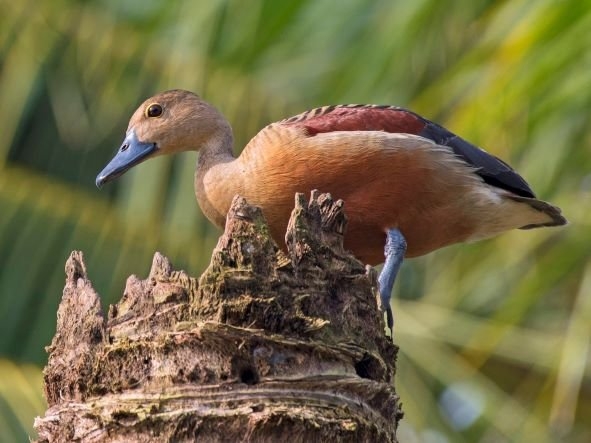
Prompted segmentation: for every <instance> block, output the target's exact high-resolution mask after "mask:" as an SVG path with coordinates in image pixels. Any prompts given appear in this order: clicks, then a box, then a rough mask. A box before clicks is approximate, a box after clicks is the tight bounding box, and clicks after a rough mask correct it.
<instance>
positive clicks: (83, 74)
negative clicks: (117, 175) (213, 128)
mask: <svg viewBox="0 0 591 443" xmlns="http://www.w3.org/2000/svg"><path fill="white" fill-rule="evenodd" d="M0 11H2V13H1V14H0V121H1V122H2V125H1V126H0V357H3V358H4V359H3V360H0V429H1V433H2V436H1V437H0V440H1V441H8V442H9V441H26V435H27V434H29V435H32V432H33V431H32V423H33V417H34V415H35V414H42V413H43V410H44V403H43V400H42V397H41V385H40V380H41V375H40V369H39V368H41V366H42V365H43V364H44V362H45V359H46V356H45V353H44V346H45V345H47V344H49V342H50V340H51V336H52V334H53V332H54V328H55V318H56V317H55V316H56V309H57V305H58V303H59V300H60V294H61V289H62V286H63V281H64V275H63V264H64V262H65V259H66V258H67V256H68V254H69V252H70V250H72V249H81V250H83V251H84V253H85V256H86V259H87V262H88V267H89V271H90V276H91V278H92V280H93V282H94V285H95V287H96V288H97V290H98V291H99V292H100V293H101V294H102V296H103V300H104V303H105V305H106V304H107V303H112V302H114V301H115V300H116V299H117V298H118V297H119V296H120V294H121V293H122V291H123V288H124V285H125V278H126V277H127V276H128V275H130V274H132V273H137V274H139V275H140V276H145V275H146V274H147V271H148V269H149V266H150V262H151V256H152V254H153V252H154V251H155V250H159V251H161V252H163V253H164V254H165V255H167V256H169V257H170V258H171V259H172V261H173V263H174V264H175V266H176V267H179V268H185V269H186V270H188V271H189V272H190V273H191V274H193V275H198V274H199V273H200V272H201V271H202V270H203V269H204V267H205V266H206V264H207V261H208V258H209V256H210V252H211V249H212V247H213V245H214V244H215V241H216V239H217V236H218V232H217V231H216V230H215V229H214V228H213V227H212V226H210V225H209V224H208V223H207V221H206V220H205V219H204V218H203V216H202V215H201V213H200V211H199V210H198V209H197V205H196V202H195V200H194V196H193V188H192V183H193V170H194V164H195V158H194V155H191V154H187V155H181V156H177V157H175V158H159V159H157V160H153V161H150V162H148V163H146V164H144V165H142V166H141V167H139V168H136V169H134V170H132V171H131V172H130V173H129V174H127V175H126V176H124V177H122V179H121V180H119V181H118V182H117V183H115V184H112V185H109V186H106V187H105V188H104V189H103V190H101V191H100V192H99V191H97V190H96V189H95V188H94V178H95V176H96V174H97V172H98V171H99V170H100V169H101V168H102V166H103V165H104V163H105V162H106V161H107V159H108V158H109V157H110V156H111V155H112V153H113V152H114V151H115V149H116V148H117V147H118V145H119V143H120V141H121V139H122V136H123V133H124V130H125V128H126V126H127V119H128V117H129V116H130V114H131V112H132V111H133V110H134V109H135V107H136V106H137V104H138V103H139V102H141V101H142V100H143V99H144V98H145V97H147V96H149V95H152V94H153V93H155V92H157V91H159V90H162V89H168V88H173V87H174V88H185V89H190V90H194V91H196V92H198V93H199V94H200V95H202V96H203V97H204V98H205V99H206V100H208V101H210V102H211V103H213V104H215V105H216V106H217V107H218V108H219V109H220V110H221V111H222V112H223V113H224V114H225V115H226V116H227V117H228V119H229V120H230V122H231V123H232V124H233V127H234V130H235V135H236V140H237V148H238V149H239V147H241V146H244V145H245V144H246V142H247V141H248V139H249V138H250V137H251V136H252V135H254V134H255V133H256V132H257V131H258V130H259V129H260V128H261V127H263V126H264V125H265V124H267V123H268V122H271V121H274V120H278V119H280V118H283V117H286V116H289V115H291V114H295V113H298V112H301V111H303V110H306V109H309V108H313V107H316V106H321V105H326V104H337V103H384V104H397V105H402V106H406V107H409V108H411V109H413V110H415V111H417V112H419V113H421V114H423V115H424V116H426V117H428V118H431V119H433V120H436V121H438V122H439V123H442V124H445V125H446V126H447V127H449V128H450V129H451V130H453V131H454V132H456V133H458V134H461V135H463V136H464V137H465V138H467V139H468V140H471V141H472V142H474V143H476V144H478V145H480V146H484V147H486V148H487V149H488V150H489V151H490V152H492V153H494V154H495V155H498V156H500V157H501V158H504V159H505V160H507V161H509V162H510V163H511V164H512V165H514V166H515V167H516V168H517V169H518V170H519V171H520V172H521V173H522V174H523V175H524V176H525V177H526V178H527V179H528V181H529V182H530V184H531V185H532V187H533V188H534V190H536V192H537V193H538V195H539V196H540V197H541V198H543V199H546V200H550V201H552V202H553V203H555V204H557V205H559V206H561V207H562V208H563V210H564V212H565V214H566V215H567V217H568V218H569V220H570V221H571V225H570V226H569V227H567V228H565V229H554V230H549V229H548V230H537V231H533V232H522V231H515V232H511V233H507V234H505V235H503V236H501V237H499V238H497V239H493V240H489V241H485V242H481V243H478V244H473V245H458V246H453V247H449V248H447V249H445V250H442V251H438V252H436V253H434V254H431V255H430V256H427V257H424V258H421V259H416V260H411V261H408V262H406V263H405V265H404V266H403V271H402V275H401V276H400V278H399V283H398V285H397V292H398V293H399V297H398V299H397V300H396V301H395V302H394V303H395V312H396V315H397V317H396V341H397V343H398V344H399V345H400V348H401V351H400V357H399V362H398V366H399V372H398V376H397V389H398V391H399V393H400V395H401V397H402V401H403V404H404V409H405V412H406V416H405V419H404V421H403V424H402V426H401V429H400V431H399V438H400V440H401V441H403V442H406V443H408V442H411V443H412V442H435V441H437V442H445V441H447V442H526V441H537V442H554V441H569V442H587V441H589V440H591V420H589V417H591V399H590V394H591V364H590V361H591V353H590V338H591V229H590V225H591V217H590V215H591V214H590V211H591V209H590V208H591V175H590V174H589V171H591V136H590V131H589V121H590V118H591V32H590V31H589V30H591V2H590V1H588V0H583V1H580V0H562V1H550V0H537V1H530V0H508V1H489V0H458V1H455V2H442V1H438V0H416V1H412V2H410V1H408V2H406V1H387V0H383V1H369V0H367V1H364V0H343V1H334V0H333V1H330V0H307V1H306V0H282V1H275V0H250V1H248V2H245V1H240V0H217V1H214V0H212V1H207V2H205V1H202V2H189V1H179V2H168V1H165V0H143V1H139V0H124V1H118V0H93V1H77V0H54V1H51V2H32V1H14V0H13V1H9V0H0ZM31 364H33V365H36V367H35V366H31Z"/></svg>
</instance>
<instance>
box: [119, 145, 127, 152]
mask: <svg viewBox="0 0 591 443" xmlns="http://www.w3.org/2000/svg"><path fill="white" fill-rule="evenodd" d="M127 148H129V143H125V144H124V145H122V146H121V149H120V151H121V152H124V151H127Z"/></svg>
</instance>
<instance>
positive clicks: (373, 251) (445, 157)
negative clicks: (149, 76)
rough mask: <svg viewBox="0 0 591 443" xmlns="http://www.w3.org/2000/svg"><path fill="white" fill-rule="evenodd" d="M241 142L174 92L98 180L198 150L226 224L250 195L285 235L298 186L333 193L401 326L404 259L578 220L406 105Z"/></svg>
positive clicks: (334, 112) (313, 113)
mask: <svg viewBox="0 0 591 443" xmlns="http://www.w3.org/2000/svg"><path fill="white" fill-rule="evenodd" d="M233 145H234V142H233V133H232V128H231V126H230V123H229V122H228V121H227V120H226V118H225V117H224V116H223V115H222V114H221V112H220V111H218V110H217V109H216V108H215V107H214V106H212V105H211V104H209V103H207V102H206V101H204V100H203V99H202V98H200V97H199V96H198V95H197V94H195V93H193V92H190V91H186V90H181V89H175V90H169V91H164V92H161V93H159V94H157V95H155V96H153V97H151V98H148V99H147V100H145V101H144V102H143V103H142V104H141V105H140V106H139V107H138V108H137V110H136V111H135V112H134V113H133V115H132V116H131V119H130V121H129V125H128V128H127V131H126V135H125V138H124V140H123V143H122V144H121V146H120V148H119V149H118V151H117V152H116V154H115V155H114V157H113V158H112V159H111V161H110V162H109V163H108V164H107V165H106V166H105V168H104V169H103V170H102V171H101V172H100V173H99V174H98V176H97V177H96V185H97V187H101V186H102V185H104V184H105V183H107V182H110V181H112V180H114V179H116V178H117V177H119V176H121V175H122V174H124V173H125V172H126V171H128V170H129V169H130V168H132V167H134V166H136V165H138V164H139V163H142V162H144V161H146V160H148V159H150V158H153V157H157V156H160V155H170V154H175V153H178V152H184V151H197V152H198V157H197V164H196V169H195V181H194V187H195V196H196V199H197V202H198V204H199V206H200V207H201V210H202V211H203V213H204V215H205V216H206V217H207V218H208V219H209V220H210V221H211V223H213V224H214V225H216V226H217V227H219V228H223V226H224V223H225V219H226V214H227V212H228V210H229V208H230V204H231V202H232V199H233V198H234V196H235V195H241V196H242V197H244V198H246V200H247V201H248V202H249V203H250V204H254V205H257V206H260V207H261V208H262V210H263V213H264V215H265V218H266V219H267V222H268V224H269V228H270V232H271V235H272V237H273V238H274V240H275V241H276V242H277V243H278V244H282V243H283V241H282V239H283V237H284V235H285V232H286V228H287V224H288V221H289V217H290V214H291V210H292V208H293V199H294V195H295V194H296V193H306V194H309V193H310V192H311V191H312V190H320V191H321V192H327V193H330V194H331V196H333V197H334V198H338V199H341V200H343V201H344V202H345V209H346V214H347V217H348V225H347V232H346V235H345V240H344V246H345V248H346V249H347V250H349V251H351V252H352V253H353V254H354V255H355V256H356V257H357V258H358V259H359V260H361V261H362V262H364V263H366V264H369V265H372V266H375V265H378V264H381V263H383V264H384V266H383V268H382V270H381V272H380V274H379V277H378V291H379V300H380V308H381V310H382V311H383V312H385V314H386V323H387V326H388V328H389V329H390V331H393V325H394V320H393V313H392V308H391V305H390V298H391V293H392V288H393V285H394V282H395V280H396V276H397V274H398V271H399V269H400V266H401V264H402V262H403V260H404V259H405V258H412V257H418V256H422V255H425V254H428V253H430V252H432V251H435V250H437V249H440V248H443V247H445V246H448V245H452V244H455V243H463V242H473V241H477V240H482V239H486V238H490V237H494V236H497V235H499V234H501V233H503V232H505V231H508V230H512V229H533V228H540V227H550V226H561V225H565V224H566V223H567V220H566V218H565V217H564V216H563V215H562V212H561V210H560V208H558V207H556V206H554V205H552V204H550V203H548V202H545V201H543V200H540V199H538V198H536V196H535V194H534V192H533V191H532V189H531V188H530V186H529V185H528V183H527V182H526V181H525V180H524V179H523V178H522V177H521V176H520V175H519V174H518V173H517V172H516V171H515V170H514V169H513V168H511V166H509V165H508V164H507V163H505V162H504V161H502V160H500V159H499V158H497V157H495V156H494V155H492V154H489V153H488V152H487V151H485V150H484V149H482V148H479V147H477V146H476V145H474V144H471V143H470V142H468V141H466V140H464V139H463V138H461V137H459V136H457V135H456V134H454V133H452V132H450V131H449V130H447V129H446V128H444V127H443V126H441V125H439V124H437V123H434V122H432V121H430V120H428V119H426V118H424V117H422V116H420V115H419V114H417V113H414V112H412V111H410V110H408V109H405V108H402V107H397V106H391V105H363V104H348V105H331V106H323V107H319V108H315V109H311V110H308V111H306V112H303V113H301V114H298V115H295V116H293V117H289V118H285V119H283V120H280V121H278V122H274V123H271V124H269V125H267V126H266V127H264V128H263V129H262V130H261V131H260V132H259V133H258V134H256V135H255V136H254V137H253V138H252V139H251V140H250V142H249V143H248V144H247V145H246V146H245V147H244V149H243V150H242V152H241V154H240V155H239V156H237V157H236V156H235V155H234V153H233V149H234V147H233Z"/></svg>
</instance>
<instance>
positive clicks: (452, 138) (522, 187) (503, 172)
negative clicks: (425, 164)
mask: <svg viewBox="0 0 591 443" xmlns="http://www.w3.org/2000/svg"><path fill="white" fill-rule="evenodd" d="M415 115H416V114H415ZM417 117H419V118H420V119H421V120H423V121H424V122H425V127H424V128H423V130H422V131H421V132H420V133H419V134H418V135H420V136H422V137H425V138H429V139H431V140H433V141H434V142H435V143H437V144H438V145H443V146H449V147H450V148H451V149H452V150H453V151H454V153H455V154H456V155H457V156H458V157H460V158H461V159H462V160H464V161H465V162H466V163H468V164H469V165H472V166H474V167H475V168H477V169H476V171H475V172H476V174H478V175H479V176H480V177H482V179H483V180H484V182H485V183H488V184H489V185H491V186H496V187H497V188H501V189H506V190H507V191H511V192H513V193H514V194H517V195H519V196H521V197H528V198H536V196H535V195H534V192H533V191H532V190H531V188H530V187H529V185H528V184H527V182H526V181H525V180H524V179H523V178H522V177H521V176H520V175H519V174H518V173H517V172H515V171H514V170H513V169H512V168H511V167H510V166H509V165H508V164H507V163H505V162H504V161H502V160H501V159H499V158H497V157H495V156H494V155H491V154H489V153H488V152H486V151H485V150H483V149H480V148H479V147H477V146H474V145H473V144H471V143H469V142H467V141H466V140H464V139H463V138H461V137H458V136H457V135H455V134H454V133H452V132H450V131H448V130H447V129H445V128H444V127H442V126H440V125H438V124H436V123H433V122H431V121H429V120H427V119H424V118H422V117H420V116H418V115H417Z"/></svg>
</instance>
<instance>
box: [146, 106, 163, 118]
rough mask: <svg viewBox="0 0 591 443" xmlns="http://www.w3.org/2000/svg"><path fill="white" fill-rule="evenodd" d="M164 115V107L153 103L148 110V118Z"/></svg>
mask: <svg viewBox="0 0 591 443" xmlns="http://www.w3.org/2000/svg"><path fill="white" fill-rule="evenodd" d="M161 115H162V106H160V105H159V104H158V103H153V104H151V105H150V106H148V107H147V108H146V117H160V116H161Z"/></svg>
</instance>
